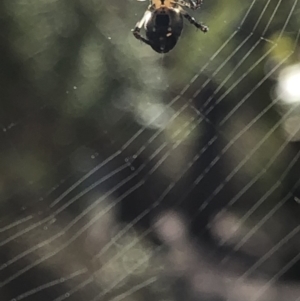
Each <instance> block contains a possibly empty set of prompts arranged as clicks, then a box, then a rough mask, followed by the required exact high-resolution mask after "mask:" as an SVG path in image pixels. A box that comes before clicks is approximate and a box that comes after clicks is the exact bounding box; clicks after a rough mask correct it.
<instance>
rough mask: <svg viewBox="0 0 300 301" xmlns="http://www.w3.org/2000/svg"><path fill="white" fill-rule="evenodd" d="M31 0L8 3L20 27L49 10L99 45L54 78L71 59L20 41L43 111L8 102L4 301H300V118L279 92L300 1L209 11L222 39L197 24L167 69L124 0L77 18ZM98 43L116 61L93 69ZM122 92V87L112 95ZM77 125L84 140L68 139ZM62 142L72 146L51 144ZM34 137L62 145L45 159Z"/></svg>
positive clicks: (84, 7)
mask: <svg viewBox="0 0 300 301" xmlns="http://www.w3.org/2000/svg"><path fill="white" fill-rule="evenodd" d="M22 3H23V4H19V5H21V6H22V5H24V7H25V6H26V5H27V8H28V5H30V7H31V9H30V10H28V11H25V10H20V12H19V9H20V7H19V6H18V4H17V3H16V2H13V1H12V2H10V4H8V2H7V3H6V4H5V10H6V11H7V12H8V16H9V18H8V20H9V21H7V22H8V24H10V25H11V24H15V21H13V20H14V18H12V16H14V17H15V18H16V19H18V20H21V21H22V18H23V19H28V18H31V17H32V18H33V17H34V16H36V15H37V16H39V15H40V14H42V15H43V20H45V19H46V20H47V21H48V22H50V23H51V22H54V24H55V26H54V28H55V30H56V32H59V33H60V39H61V40H60V39H58V41H56V43H57V44H55V43H54V41H50V42H52V43H53V44H54V45H56V47H57V45H59V44H60V43H62V44H64V43H65V42H64V39H66V38H67V40H68V42H69V40H70V39H71V40H74V41H75V42H77V43H78V41H84V42H86V43H87V46H86V47H83V50H82V49H80V51H78V52H77V51H74V52H72V51H71V47H69V46H65V50H67V51H71V52H70V53H71V59H70V61H72V60H73V61H74V58H77V60H78V61H79V62H78V61H77V63H78V64H76V66H75V67H74V65H72V62H71V63H69V65H68V64H67V65H64V64H63V63H62V66H61V67H60V68H61V69H59V64H58V67H57V68H58V70H55V72H54V71H49V70H52V69H51V64H52V62H53V60H55V55H56V56H57V57H58V54H52V56H49V55H47V54H46V55H44V56H43V54H44V53H45V52H46V50H45V49H39V51H36V52H32V49H35V48H34V47H33V46H32V45H31V44H28V45H27V44H26V42H24V34H23V33H22V32H21V33H19V35H17V36H18V38H17V39H16V40H14V43H13V46H12V49H13V50H12V51H15V52H16V53H17V54H19V55H20V57H21V59H20V58H19V57H18V56H17V60H19V61H21V62H23V59H24V57H25V59H24V62H26V64H27V63H28V65H29V66H30V67H29V68H32V69H29V70H31V71H32V72H33V76H32V77H31V75H30V76H29V75H28V76H29V78H30V80H29V82H30V85H32V86H30V88H28V89H32V90H34V93H35V94H33V92H32V95H34V99H35V100H34V101H33V100H29V99H26V97H24V99H25V100H23V101H27V104H26V106H25V111H26V112H25V113H23V112H22V109H23V107H21V106H20V104H19V103H18V102H17V101H16V103H15V104H13V105H15V106H16V107H20V108H18V109H14V108H13V105H12V106H9V105H7V104H5V105H4V104H3V107H2V110H1V111H2V112H3V113H1V115H0V116H1V119H2V122H1V127H2V133H1V137H0V139H1V141H2V143H1V145H2V146H1V149H0V151H1V153H2V157H3V159H1V160H2V161H1V164H2V166H3V168H2V169H3V170H4V172H3V173H2V174H1V178H0V179H1V184H0V185H1V186H0V187H1V190H3V191H4V192H5V193H2V201H1V209H2V210H1V229H0V233H1V242H0V250H1V266H0V271H1V272H0V273H1V274H0V275H1V293H0V294H1V300H11V301H17V300H53V301H62V300H88V301H96V300H115V301H117V300H144V299H146V300H147V299H150V298H151V300H152V299H155V300H177V299H178V300H182V299H185V300H253V301H255V300H291V301H292V300H293V301H296V300H300V289H299V288H298V286H299V283H298V281H300V280H299V277H297V274H299V273H298V269H299V268H300V267H299V263H298V262H299V259H300V255H299V248H300V246H299V243H298V241H299V235H300V225H299V218H298V210H299V208H298V206H299V205H298V204H297V201H299V198H298V194H299V192H298V190H297V189H298V187H299V176H298V175H299V157H300V149H299V144H298V142H297V141H298V140H299V139H298V136H299V130H300V122H296V123H293V126H292V127H288V125H289V124H290V123H289V122H291V120H293V118H297V116H299V107H298V105H297V104H293V105H284V104H282V102H281V95H279V94H277V93H276V92H275V86H276V84H277V78H278V74H279V73H280V72H281V71H282V70H283V69H284V68H285V67H287V66H289V65H292V64H295V63H297V59H299V34H300V25H299V21H298V19H299V12H300V6H299V1H298V0H291V1H285V2H284V1H282V0H272V1H271V0H264V1H258V0H253V1H252V2H250V1H249V3H245V4H239V5H237V3H235V2H234V1H231V2H230V3H225V4H219V3H216V4H213V3H205V4H204V5H203V10H202V13H200V15H201V17H202V16H203V18H205V19H206V20H207V21H206V22H207V24H209V25H210V32H209V33H208V34H207V35H204V36H199V34H198V33H195V32H193V30H192V29H186V31H185V32H184V36H183V37H182V40H181V41H180V43H179V44H178V46H177V48H175V49H176V50H174V51H173V52H172V53H171V54H170V55H168V56H165V57H163V58H159V59H158V58H157V55H156V54H155V53H153V52H152V51H151V50H149V49H148V48H145V47H146V46H144V45H139V44H136V41H132V37H128V41H129V42H128V43H127V40H126V43H124V33H125V34H126V32H127V28H128V26H127V24H128V23H127V22H126V17H127V15H128V14H129V13H128V12H126V13H125V10H124V12H120V11H117V9H116V7H118V5H117V3H115V2H111V4H110V5H108V6H106V7H104V6H101V4H97V3H95V2H93V1H87V2H86V4H82V3H81V2H80V1H79V2H78V3H77V2H76V4H74V6H72V7H71V8H72V9H73V10H74V11H75V12H76V14H75V13H73V14H74V15H77V18H75V19H74V17H73V16H74V15H73V14H72V13H71V8H70V7H68V5H67V4H57V3H55V2H53V3H52V4H51V3H50V4H49V3H48V2H47V3H46V2H45V3H44V2H41V3H43V4H40V6H39V5H35V4H33V3H29V2H28V3H27V2H26V1H25V2H22ZM43 5H44V6H43ZM51 5H52V6H51ZM235 5H236V6H235ZM135 6H138V5H135ZM225 6H228V7H230V10H232V9H233V8H236V14H235V15H234V16H231V15H230V14H229V15H228V12H227V14H226V11H227V10H226V8H225ZM49 7H50V8H49ZM138 9H140V12H141V14H142V10H143V9H144V7H142V5H140V6H139V8H137V10H138ZM132 10H133V7H132ZM41 11H42V12H41ZM45 11H47V12H49V11H51V12H54V15H55V21H53V20H52V19H51V18H50V17H49V20H48V19H47V18H48V17H45V18H44V14H46V15H47V13H44V12H45ZM59 11H62V12H63V13H61V14H59V13H58V12H59ZM78 11H80V12H78ZM101 11H105V16H106V17H105V16H102V19H100V20H98V19H97V18H98V17H99V15H100V14H101ZM17 12H18V13H17ZM216 13H217V14H219V15H217V16H216V15H215V14H216ZM122 14H125V15H126V16H124V15H122ZM107 15H109V17H107ZM47 16H48V15H47ZM66 16H69V18H66ZM111 16H113V17H111ZM136 17H137V16H136ZM230 17H232V18H230ZM110 19H111V20H110ZM214 19H216V26H214V25H213V23H214ZM33 20H34V18H33ZM67 20H68V21H67ZM21 21H19V22H20V24H21V25H22V24H23V23H22V22H21ZM9 22H11V23H9ZM65 23H68V24H67V25H66V24H65ZM77 23H79V24H80V26H78V27H76V26H75V25H74V24H77ZM20 24H19V25H20ZM26 24H27V23H26ZM104 24H107V26H106V27H105V26H104ZM124 24H126V26H125V25H124ZM42 25H44V26H46V25H47V26H49V23H47V22H46V23H45V24H42ZM220 25H221V26H220ZM73 26H74V27H76V28H79V30H78V32H77V33H76V34H70V32H72V28H73ZM222 26H224V28H220V27H222ZM120 27H121V28H122V27H124V31H123V29H120ZM186 27H187V26H186ZM11 28H12V29H11V30H12V34H13V33H14V31H16V28H14V27H13V26H11ZM46 28H48V27H46ZM38 30H39V29H38V28H36V27H34V31H38ZM116 32H117V33H116ZM49 36H50V37H52V36H51V35H49ZM122 36H123V40H122V38H121V37H122ZM125 37H126V35H125ZM80 39H82V40H80ZM194 39H195V40H194ZM198 39H199V40H198ZM206 39H207V45H204V46H201V48H200V47H198V46H197V45H198V44H200V43H202V44H203V43H206V42H203V41H204V40H206ZM91 41H94V42H91ZM104 41H106V42H105V43H106V44H105V43H104ZM190 41H193V43H191V45H190V46H189V43H190ZM199 41H200V42H199ZM43 42H44V41H43ZM48 42H49V41H48ZM198 42H199V43H198ZM22 43H25V44H26V45H27V46H28V49H27V50H26V49H25V50H22V51H23V52H22V51H20V53H18V51H16V49H18V47H19V46H20V45H22ZM33 43H37V41H36V40H35V41H33ZM91 44H92V46H91ZM45 45H46V46H43V47H46V48H47V45H48V44H47V43H45ZM106 45H108V46H106ZM193 45H195V47H193ZM13 47H15V48H13ZM68 47H69V48H68ZM186 47H188V49H186ZM99 48H100V49H101V51H102V54H103V53H104V54H105V55H106V56H104V57H108V56H109V55H112V57H114V58H115V60H114V61H108V62H105V60H104V59H102V60H101V59H100V58H98V60H96V63H95V61H92V62H91V61H89V58H90V57H93V58H94V57H97V54H95V53H97V52H98V50H99ZM120 48H121V50H120ZM22 49H23V48H22ZM26 51H28V52H26ZM57 51H58V52H59V50H57ZM85 51H86V53H85ZM147 51H148V52H147ZM177 51H178V52H177ZM82 52H83V53H82ZM111 52H112V53H111ZM142 52H143V53H142ZM28 53H29V54H28ZM46 53H47V52H46ZM128 53H129V54H128ZM178 53H183V54H184V55H178ZM79 56H81V57H83V59H82V61H83V62H81V61H80V60H79V59H78V57H79ZM190 56H191V57H192V59H191V63H186V64H184V62H185V60H186V59H187V57H190ZM36 57H37V59H36V61H34V63H36V64H37V65H36V66H37V67H36V66H35V67H36V69H34V64H33V65H30V62H31V60H32V59H33V60H35V58H36ZM57 57H56V60H57V61H58V59H57ZM22 58H23V59H22ZM39 59H40V61H39ZM126 60H128V61H129V62H126ZM196 60H197V62H196ZM57 61H56V62H57ZM133 63H134V64H135V65H134V68H131V69H130V71H128V70H127V68H129V67H128V65H130V64H133ZM41 66H42V67H43V68H41ZM86 66H88V67H89V72H90V73H88V72H87V71H86V69H85V68H86ZM181 66H182V67H181ZM199 66H200V69H199ZM113 67H115V69H116V71H114V70H113V69H114V68H113ZM105 68H106V69H105ZM99 69H104V71H103V70H102V71H101V72H102V74H104V77H99V76H98V74H99V73H97V72H99ZM37 70H39V71H40V70H42V71H40V74H39V73H38V72H37ZM63 70H68V72H69V73H66V74H64V71H63ZM91 70H92V71H91ZM178 70H180V71H178ZM34 71H35V72H34ZM114 72H116V73H117V74H118V75H119V77H118V78H116V77H115V75H114V74H116V73H114ZM123 72H124V74H123ZM48 73H50V75H48ZM73 73H75V75H74V74H73ZM91 73H93V74H94V75H93V76H91V75H90V74H91ZM78 74H80V75H82V74H84V75H83V77H85V79H86V81H85V82H83V81H82V77H79V76H78ZM95 74H96V75H95ZM1 76H2V75H1ZM5 76H6V75H5ZM125 77H126V78H125ZM140 77H142V79H141V78H140ZM62 79H63V80H62ZM165 79H168V83H166V81H167V80H165ZM14 80H15V81H18V80H19V79H18V78H14ZM121 80H122V81H123V82H121ZM99 81H100V82H101V85H99ZM44 82H46V83H47V84H46V85H45V86H42V84H41V83H44ZM48 82H49V84H48ZM61 82H64V85H63V84H61ZM111 82H113V83H115V86H116V87H118V88H116V89H115V91H111V89H107V90H105V88H103V87H105V86H106V85H107V86H108V85H109V83H110V84H111ZM32 83H35V84H36V86H34V84H32ZM124 83H126V84H124ZM182 83H184V84H185V85H182ZM186 83H188V84H186ZM26 85H28V82H27V83H25V86H26ZM99 86H101V88H99ZM59 87H64V89H62V90H63V91H64V92H63V93H62V95H63V96H61V98H60V99H58V100H53V101H51V105H49V103H48V102H47V98H46V97H45V95H47V94H48V93H50V91H52V90H55V89H57V88H59ZM65 87H67V88H65ZM177 87H183V88H177ZM22 89H24V91H25V92H24V94H26V93H27V92H28V91H26V89H27V88H24V86H23V88H22ZM11 90H13V89H11ZM30 91H31V90H30ZM22 92H23V90H21V91H19V93H22ZM28 94H29V93H28ZM28 94H27V95H28ZM99 94H101V95H102V97H101V100H99V97H98V95H99ZM2 95H5V94H3V93H2ZM14 95H17V94H13V97H12V98H14ZM8 97H9V96H8ZM16 97H17V96H15V98H16ZM63 98H66V99H67V100H68V101H65V102H63V105H62V104H61V100H62V99H63ZM41 99H43V101H42V100H41ZM45 99H46V101H45ZM103 99H105V100H106V101H105V104H104V101H103ZM82 100H84V101H82ZM91 101H94V102H92V103H90V102H91ZM85 102H87V103H89V105H90V106H89V107H88V108H87V106H86V104H85ZM98 103H100V104H98ZM22 106H24V105H23V104H22ZM100 106H101V108H100ZM103 107H104V109H102V108H103ZM12 108H13V109H12ZM62 111H67V112H70V111H71V113H70V114H72V116H73V115H75V116H76V118H74V119H75V120H76V123H74V124H73V123H71V121H69V120H68V121H67V122H65V119H64V118H62V119H59V118H58V116H60V113H58V112H62ZM91 120H92V121H91ZM296 120H298V121H299V119H296ZM68 122H70V123H71V125H70V124H68ZM53 125H55V126H56V127H53ZM73 127H76V128H77V129H76V135H79V136H80V138H78V139H77V140H78V141H79V142H77V144H76V143H73V144H72V143H69V144H67V143H66V140H68V139H69V136H70V135H71V134H74V132H72V133H70V131H67V130H66V129H70V128H73ZM287 127H288V129H289V132H288V134H287V132H286V131H287ZM54 131H56V138H55V139H56V140H55V141H56V144H57V145H60V148H59V147H58V146H57V145H54V142H53V141H52V140H50V139H49V141H50V142H48V140H47V136H49V135H51V134H52V133H53V132H54ZM28 132H29V133H30V134H28ZM41 136H43V139H42V138H40V137H41ZM36 139H37V140H39V141H42V142H43V143H45V145H44V146H43V148H42V149H43V150H45V149H47V150H48V153H46V154H41V157H40V158H39V161H38V162H37V161H36V158H34V154H36V153H35V152H34V151H35V149H34V147H36V148H37V149H38V152H39V153H40V151H39V150H40V148H39V146H37V145H36V144H35V140H36ZM51 141H52V142H51ZM62 141H63V142H62ZM31 144H33V146H30V147H28V145H31ZM66 145H68V146H66ZM61 149H63V150H61ZM53 152H54V153H55V154H56V156H55V157H52V153H53ZM7 154H9V155H7ZM6 161H8V162H9V164H8V166H9V167H7V163H6ZM47 161H49V162H50V164H48V163H46V162H47ZM41 162H42V163H41ZM36 166H37V167H36ZM15 170H17V174H21V175H22V176H19V177H17V178H13V177H12V175H11V174H10V172H11V173H13V172H15ZM41 170H45V172H42V171H41ZM2 183H3V184H2ZM8 184H9V189H7V190H4V188H3V189H2V187H4V185H8Z"/></svg>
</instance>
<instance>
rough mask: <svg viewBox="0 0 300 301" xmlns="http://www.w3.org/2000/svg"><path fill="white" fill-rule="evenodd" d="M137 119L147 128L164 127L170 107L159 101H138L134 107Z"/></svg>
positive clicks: (169, 116) (168, 117) (171, 113)
mask: <svg viewBox="0 0 300 301" xmlns="http://www.w3.org/2000/svg"><path fill="white" fill-rule="evenodd" d="M136 114H137V121H138V122H139V123H141V124H143V125H144V126H147V127H149V128H154V129H159V128H165V127H166V125H167V124H168V122H169V120H170V118H171V116H172V115H173V112H172V109H171V108H168V107H166V106H165V105H164V104H161V103H147V104H145V103H140V104H139V105H138V107H137V108H136Z"/></svg>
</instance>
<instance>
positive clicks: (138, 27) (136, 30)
mask: <svg viewBox="0 0 300 301" xmlns="http://www.w3.org/2000/svg"><path fill="white" fill-rule="evenodd" d="M149 14H150V15H151V12H150V11H149V10H147V11H146V12H145V14H144V16H143V18H142V19H141V20H140V21H139V22H137V23H136V25H135V28H134V29H133V30H132V33H133V35H134V36H135V38H136V39H138V40H140V41H142V42H144V43H145V44H147V45H150V42H149V41H148V40H147V39H145V38H144V37H143V36H142V35H141V32H140V31H141V29H142V27H143V25H144V24H145V22H146V20H147V19H148V18H149Z"/></svg>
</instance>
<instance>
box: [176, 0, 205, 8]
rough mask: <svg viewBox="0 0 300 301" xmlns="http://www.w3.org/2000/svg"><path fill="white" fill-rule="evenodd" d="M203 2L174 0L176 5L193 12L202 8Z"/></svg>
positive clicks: (201, 0)
mask: <svg viewBox="0 0 300 301" xmlns="http://www.w3.org/2000/svg"><path fill="white" fill-rule="evenodd" d="M202 2H203V0H174V3H176V4H178V5H180V6H182V7H187V8H190V9H193V10H196V9H198V8H200V6H201V4H202Z"/></svg>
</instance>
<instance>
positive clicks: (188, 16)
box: [180, 9, 208, 32]
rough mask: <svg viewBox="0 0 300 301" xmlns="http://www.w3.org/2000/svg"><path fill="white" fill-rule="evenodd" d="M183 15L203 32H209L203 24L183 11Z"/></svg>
mask: <svg viewBox="0 0 300 301" xmlns="http://www.w3.org/2000/svg"><path fill="white" fill-rule="evenodd" d="M180 11H181V14H182V15H183V16H184V17H185V18H186V19H187V20H188V21H189V22H190V23H191V24H192V25H194V26H196V27H197V28H199V29H200V30H201V31H202V32H208V27H207V26H206V25H203V24H201V23H198V22H197V21H196V20H195V19H194V18H193V17H192V16H190V15H189V14H188V13H187V12H186V11H185V10H183V9H181V10H180Z"/></svg>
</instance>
